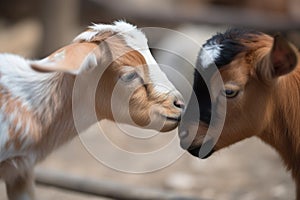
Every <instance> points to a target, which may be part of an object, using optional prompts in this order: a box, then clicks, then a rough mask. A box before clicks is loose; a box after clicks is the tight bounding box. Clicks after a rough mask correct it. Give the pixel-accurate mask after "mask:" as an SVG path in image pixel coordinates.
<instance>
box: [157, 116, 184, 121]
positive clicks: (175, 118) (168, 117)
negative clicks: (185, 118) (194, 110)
mask: <svg viewBox="0 0 300 200" xmlns="http://www.w3.org/2000/svg"><path fill="white" fill-rule="evenodd" d="M162 117H163V118H165V119H166V120H168V121H173V122H180V120H181V115H179V116H167V115H162Z"/></svg>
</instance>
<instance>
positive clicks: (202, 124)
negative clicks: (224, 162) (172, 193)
mask: <svg viewBox="0 0 300 200" xmlns="http://www.w3.org/2000/svg"><path fill="white" fill-rule="evenodd" d="M207 55H209V56H210V59H209V58H207ZM298 59H299V52H298V50H297V49H296V47H295V46H294V45H292V44H291V43H289V42H288V41H286V40H285V39H284V38H283V37H282V36H280V35H277V36H275V37H271V36H270V35H267V34H264V33H262V32H258V31H255V30H246V29H239V28H235V29H230V30H227V31H226V32H225V33H219V34H216V35H214V36H213V37H212V38H210V39H209V40H207V42H206V43H205V44H204V45H203V48H202V50H200V53H199V56H198V61H197V67H196V68H197V70H198V71H197V70H196V71H195V79H194V85H193V88H194V91H195V93H196V96H197V98H195V99H198V103H197V106H199V109H200V117H199V118H197V119H196V118H195V116H194V117H193V116H192V115H194V114H193V111H192V108H193V106H195V103H189V104H188V106H187V111H186V114H185V115H184V119H183V121H185V122H183V124H182V127H181V128H180V134H179V135H180V137H181V146H182V147H183V148H185V149H187V150H188V151H189V152H190V153H191V154H192V155H194V156H196V157H201V158H207V157H209V156H210V155H211V154H213V153H214V152H215V151H218V150H220V149H222V148H224V147H227V146H229V145H231V144H234V143H236V142H238V141H241V140H243V139H245V138H249V137H251V136H256V137H258V138H260V139H261V140H262V141H264V142H265V143H267V144H269V145H271V146H272V147H273V148H275V149H276V151H277V152H278V153H279V154H280V156H281V158H282V159H283V161H284V163H285V165H286V166H287V169H288V170H290V171H291V174H292V177H293V178H294V180H295V183H296V193H297V199H298V200H300V167H299V165H300V123H299V119H300V112H299V110H300V64H299V63H298ZM212 65H214V66H216V67H215V69H213V68H214V67H212ZM209 70H210V72H209V73H206V72H207V71H209ZM217 73H219V75H220V76H221V78H222V80H223V83H224V85H223V86H222V87H218V86H217V85H216V84H218V83H217V82H216V77H217ZM201 74H204V76H206V77H204V76H201ZM205 82H207V83H208V84H205ZM222 100H225V101H224V102H225V103H224V104H222V103H220V102H221V101H222ZM194 102H195V101H194ZM192 104H194V105H192ZM224 105H225V106H226V112H225V115H223V114H222V110H224V108H225V107H224ZM185 116H187V117H185ZM213 116H214V117H213ZM185 119H186V120H185ZM222 119H223V123H224V126H223V128H222V129H221V130H220V131H219V133H220V134H219V138H218V139H217V138H216V136H217V135H218V134H217V133H216V132H217V131H218V130H217V129H216V127H217V126H218V124H220V123H221V121H222ZM209 129H210V130H211V132H210V134H208V135H207V138H208V139H207V138H206V139H204V138H205V135H206V133H207V131H209ZM195 130H196V131H195ZM193 131H194V132H196V133H195V137H194V138H193V137H191V135H192V134H193V133H192V132H193ZM201 147H203V148H206V149H207V150H206V151H207V152H205V150H204V149H203V150H201ZM201 151H202V153H199V152H201Z"/></svg>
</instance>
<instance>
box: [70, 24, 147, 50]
mask: <svg viewBox="0 0 300 200" xmlns="http://www.w3.org/2000/svg"><path fill="white" fill-rule="evenodd" d="M106 33H111V34H112V37H113V35H117V36H120V37H122V39H123V40H124V41H125V42H126V44H127V45H128V46H129V47H131V48H133V49H135V50H145V49H148V48H149V47H148V44H147V42H148V41H147V38H146V36H145V34H144V33H143V32H142V31H141V30H139V29H137V27H136V26H133V25H131V24H129V23H126V22H124V21H117V22H114V24H94V25H92V26H90V27H89V30H88V31H85V32H83V33H81V34H79V35H78V36H77V37H76V38H75V39H74V42H78V41H86V42H92V41H93V40H94V39H95V37H99V36H101V35H102V34H106Z"/></svg>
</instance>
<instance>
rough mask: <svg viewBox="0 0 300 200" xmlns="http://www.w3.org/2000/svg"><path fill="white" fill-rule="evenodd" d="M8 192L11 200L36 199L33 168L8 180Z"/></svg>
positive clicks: (6, 182)
mask: <svg viewBox="0 0 300 200" xmlns="http://www.w3.org/2000/svg"><path fill="white" fill-rule="evenodd" d="M5 184H6V192H7V196H8V199H9V200H34V199H35V198H34V176H33V169H32V170H28V171H27V172H26V173H25V174H23V175H22V176H21V175H20V176H17V177H16V178H14V179H13V180H6V181H5Z"/></svg>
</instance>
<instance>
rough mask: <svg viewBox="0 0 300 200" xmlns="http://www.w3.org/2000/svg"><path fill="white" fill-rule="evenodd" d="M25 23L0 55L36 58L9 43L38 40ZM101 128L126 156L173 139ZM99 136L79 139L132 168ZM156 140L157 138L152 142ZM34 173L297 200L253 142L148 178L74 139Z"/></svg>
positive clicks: (4, 37) (204, 194)
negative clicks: (100, 157) (24, 37)
mask: <svg viewBox="0 0 300 200" xmlns="http://www.w3.org/2000/svg"><path fill="white" fill-rule="evenodd" d="M26 23H27V24H25V25H24V26H21V27H18V29H14V28H12V29H9V30H7V29H6V30H5V31H3V30H1V29H0V30H1V31H0V44H1V45H0V52H14V53H19V52H20V54H22V55H26V56H32V55H34V53H33V52H30V51H26V49H37V43H36V41H35V40H32V41H28V40H19V41H17V40H10V41H12V43H13V44H12V43H8V42H7V41H9V36H12V37H13V35H14V34H15V35H17V34H18V33H20V30H22V31H21V32H23V33H24V31H28V32H26V35H34V34H36V35H34V37H36V38H39V37H40V35H39V32H40V29H39V28H38V26H36V24H35V23H33V22H26ZM0 26H1V21H0ZM25 27H26V28H25ZM28 27H31V28H28ZM7 31H10V32H7ZM30 31H32V32H30ZM16 38H17V37H16ZM22 45H23V47H24V46H25V47H26V48H25V50H24V48H20V46H22ZM18 48H19V49H21V50H19V49H18ZM101 124H102V125H103V127H105V130H109V131H106V135H107V137H108V138H109V139H110V140H111V141H112V143H114V144H115V145H117V146H119V147H120V148H122V149H125V150H127V151H135V150H139V151H140V150H141V147H143V149H144V151H145V152H147V151H154V150H155V149H156V148H157V147H158V146H161V145H164V144H166V143H168V142H169V141H170V139H172V138H176V137H177V136H176V130H175V131H173V132H172V133H168V134H166V135H165V136H158V135H155V136H154V140H153V141H147V140H140V141H134V142H133V141H132V138H131V137H128V136H127V135H124V133H122V132H120V131H119V130H118V128H117V127H116V126H114V125H113V124H112V123H109V122H103V123H101ZM98 134H99V131H98V132H97V131H94V130H93V131H88V132H86V133H83V135H84V138H85V139H86V140H85V141H88V143H89V144H90V145H92V146H93V147H94V148H95V149H94V151H95V152H97V153H98V154H99V155H109V157H111V158H112V160H114V161H116V163H118V161H121V160H122V162H125V163H126V162H127V163H128V162H129V163H130V162H132V161H131V160H126V159H127V158H126V157H121V156H120V155H118V154H114V153H113V152H110V151H109V149H106V148H104V146H105V144H104V141H99V140H97V138H98ZM137 134H141V133H137ZM156 137H158V138H157V139H155V138H156ZM161 142H162V143H161ZM169 156H170V155H168V154H161V155H159V159H157V161H155V162H162V163H163V162H164V161H165V160H167V159H169ZM131 164H132V165H137V166H139V167H143V166H145V167H146V165H148V163H146V162H145V163H144V162H137V163H131ZM155 164H157V163H155ZM158 164H159V163H158ZM37 167H38V168H40V169H42V170H58V171H63V172H65V173H68V174H74V175H80V176H84V177H87V178H91V179H99V180H109V181H115V182H119V183H123V184H126V185H130V186H132V187H148V188H154V189H155V188H156V189H165V190H168V191H173V192H176V193H180V194H192V195H196V196H198V197H199V198H203V199H213V200H219V199H220V200H260V199H264V200H289V199H294V198H295V195H294V184H293V181H292V179H291V177H290V175H289V174H288V173H287V172H286V170H285V168H284V167H283V165H282V161H281V160H280V158H279V157H278V155H277V154H276V153H275V152H274V150H273V149H271V148H270V147H268V146H267V145H265V144H263V143H262V142H261V141H259V140H258V139H255V138H251V139H248V140H246V141H243V142H240V143H238V144H236V145H233V146H232V147H230V148H227V149H225V150H222V151H220V152H217V153H215V154H214V155H213V156H212V157H210V158H208V159H206V160H199V159H197V158H195V157H192V156H191V155H189V154H188V153H185V154H183V155H182V156H181V157H180V158H179V159H177V160H175V161H174V162H172V164H170V165H169V166H166V167H164V168H163V169H160V170H157V171H154V172H150V173H141V174H131V173H124V172H120V171H117V170H114V169H111V168H109V167H107V166H105V165H104V164H102V163H101V162H99V161H98V160H96V159H95V158H94V157H93V155H91V154H90V153H89V152H88V151H87V149H86V148H85V147H84V145H83V144H82V141H81V140H80V139H79V138H78V137H77V138H75V139H74V140H73V141H72V142H70V143H69V144H67V145H65V146H64V147H62V148H61V149H59V150H58V151H56V152H54V153H53V154H51V155H50V156H49V157H48V158H47V159H46V160H45V161H44V162H42V163H40V164H39V165H38V166H37ZM121 167H122V166H121ZM37 197H38V198H37V199H46V200H47V199H49V200H50V199H58V200H59V199H61V200H67V199H72V200H80V199H91V200H92V199H95V200H96V199H99V200H100V199H104V198H100V197H95V196H89V195H83V194H79V193H74V192H69V191H65V190H59V189H56V188H51V187H45V186H37ZM5 199H6V197H5V187H4V184H3V183H1V184H0V200H5Z"/></svg>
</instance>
